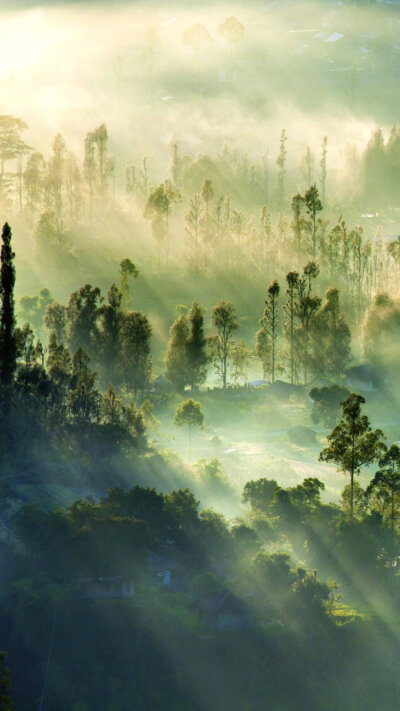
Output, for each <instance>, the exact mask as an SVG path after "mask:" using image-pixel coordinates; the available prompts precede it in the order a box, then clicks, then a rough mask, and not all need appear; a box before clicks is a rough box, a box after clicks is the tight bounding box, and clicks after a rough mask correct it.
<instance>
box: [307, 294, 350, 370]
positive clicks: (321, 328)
mask: <svg viewBox="0 0 400 711" xmlns="http://www.w3.org/2000/svg"><path fill="white" fill-rule="evenodd" d="M312 341H313V343H312V348H313V354H312V359H313V369H314V372H319V373H322V374H324V375H329V376H331V377H332V378H334V379H335V380H336V381H338V380H339V378H340V377H341V376H342V375H343V373H344V371H345V368H346V366H347V364H348V362H349V360H350V353H351V350H350V345H351V333H350V329H349V327H348V325H347V323H346V321H345V320H344V317H343V314H342V313H341V310H340V301H339V290H338V289H329V290H328V291H327V292H326V301H325V303H324V304H323V305H322V306H321V308H320V309H319V310H318V311H317V312H316V314H315V317H314V319H313V323H312Z"/></svg>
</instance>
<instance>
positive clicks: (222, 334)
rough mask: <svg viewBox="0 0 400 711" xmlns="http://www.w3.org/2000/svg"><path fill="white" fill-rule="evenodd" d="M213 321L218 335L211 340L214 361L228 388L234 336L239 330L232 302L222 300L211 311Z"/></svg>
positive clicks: (223, 383) (224, 385)
mask: <svg viewBox="0 0 400 711" xmlns="http://www.w3.org/2000/svg"><path fill="white" fill-rule="evenodd" d="M211 320H212V322H213V325H214V326H215V328H216V329H217V334H216V335H215V336H212V337H211V338H210V339H209V344H210V349H211V355H212V359H213V361H214V364H215V367H216V370H217V372H218V373H219V375H220V377H221V380H222V387H223V388H226V382H227V373H228V365H229V353H230V350H231V348H232V345H233V336H234V335H235V333H236V331H237V330H238V328H239V319H238V316H237V313H236V309H235V307H234V305H233V304H232V302H231V301H225V299H220V301H218V303H217V304H216V305H215V306H214V308H213V309H212V311H211Z"/></svg>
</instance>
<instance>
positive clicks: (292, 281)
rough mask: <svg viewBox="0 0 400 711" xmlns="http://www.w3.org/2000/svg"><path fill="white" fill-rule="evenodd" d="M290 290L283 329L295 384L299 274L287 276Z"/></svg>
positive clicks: (291, 380) (287, 293)
mask: <svg viewBox="0 0 400 711" xmlns="http://www.w3.org/2000/svg"><path fill="white" fill-rule="evenodd" d="M286 281H287V285H288V288H287V289H286V295H287V299H286V304H285V307H284V310H285V318H284V321H283V328H284V332H285V336H286V338H287V340H288V342H289V368H290V382H291V383H292V385H293V383H294V382H295V379H296V376H297V367H296V366H297V361H296V326H297V310H296V293H297V289H298V283H299V274H298V273H297V272H289V273H288V274H287V275H286Z"/></svg>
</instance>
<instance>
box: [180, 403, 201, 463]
mask: <svg viewBox="0 0 400 711" xmlns="http://www.w3.org/2000/svg"><path fill="white" fill-rule="evenodd" d="M203 420H204V413H203V410H202V409H201V405H200V403H199V402H195V401H194V400H193V398H189V400H185V402H182V403H181V404H180V405H179V406H178V407H177V409H176V412H175V417H174V424H175V425H176V426H177V427H183V426H184V425H187V427H188V431H189V456H190V455H191V451H192V427H201V426H202V424H203Z"/></svg>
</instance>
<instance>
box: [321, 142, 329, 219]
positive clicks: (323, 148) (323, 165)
mask: <svg viewBox="0 0 400 711" xmlns="http://www.w3.org/2000/svg"><path fill="white" fill-rule="evenodd" d="M327 155H328V137H327V136H324V137H323V139H322V146H321V160H320V164H319V165H320V168H321V198H322V204H323V205H325V203H326V179H327V175H328V170H327Z"/></svg>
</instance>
